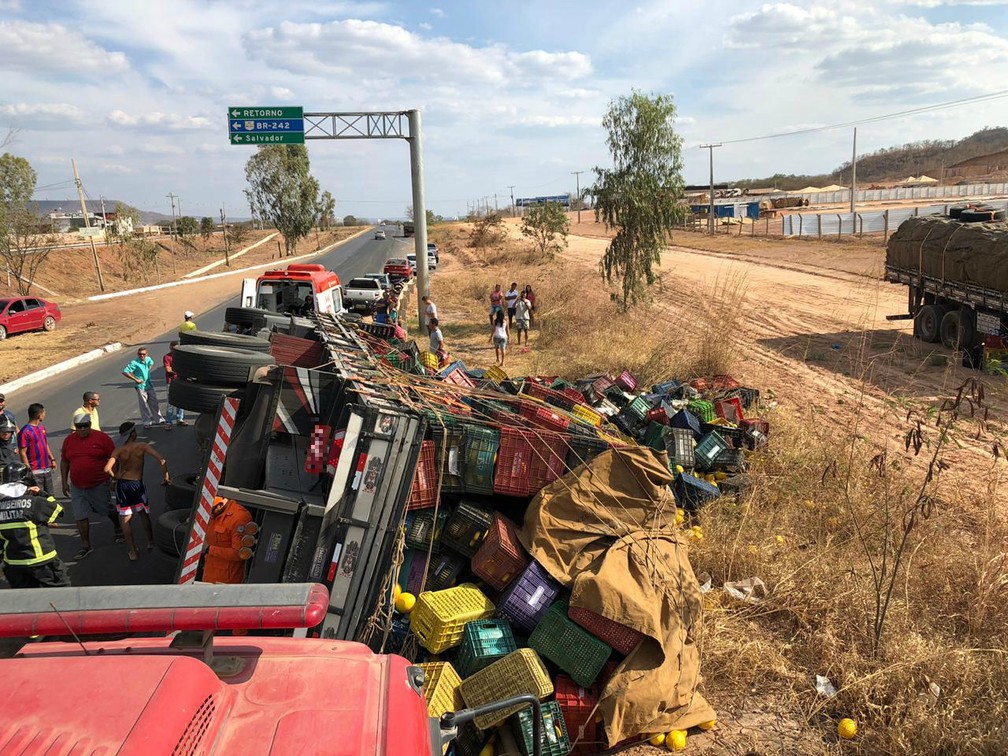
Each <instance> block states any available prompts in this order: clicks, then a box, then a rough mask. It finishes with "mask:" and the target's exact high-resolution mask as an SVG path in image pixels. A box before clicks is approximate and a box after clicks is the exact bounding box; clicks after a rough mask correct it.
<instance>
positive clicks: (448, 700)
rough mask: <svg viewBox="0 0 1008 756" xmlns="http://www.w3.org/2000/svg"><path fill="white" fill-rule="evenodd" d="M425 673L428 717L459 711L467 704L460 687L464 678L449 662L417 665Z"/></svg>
mask: <svg viewBox="0 0 1008 756" xmlns="http://www.w3.org/2000/svg"><path fill="white" fill-rule="evenodd" d="M417 666H418V667H419V668H420V669H422V670H423V672H424V686H423V694H424V698H425V699H426V700H427V716H429V717H440V716H441V715H442V714H444V713H445V712H447V711H458V710H459V709H461V708H462V707H463V706H465V704H464V703H463V701H462V694H461V693H460V692H459V685H460V684H461V682H462V678H460V677H459V675H458V672H456V671H455V668H454V667H452V665H451V664H449V663H448V662H427V663H426V664H417Z"/></svg>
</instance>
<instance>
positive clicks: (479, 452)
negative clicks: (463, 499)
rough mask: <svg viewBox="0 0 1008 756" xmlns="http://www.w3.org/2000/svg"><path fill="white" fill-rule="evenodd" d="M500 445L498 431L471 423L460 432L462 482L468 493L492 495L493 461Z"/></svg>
mask: <svg viewBox="0 0 1008 756" xmlns="http://www.w3.org/2000/svg"><path fill="white" fill-rule="evenodd" d="M499 446H500V431H498V430H497V429H496V428H487V427H484V426H480V425H473V424H471V423H466V424H465V429H464V430H463V432H462V447H463V449H464V458H465V464H464V466H463V471H462V483H463V486H464V487H465V490H466V491H467V492H469V493H475V494H485V495H487V496H491V495H493V492H494V490H493V482H494V461H495V460H496V459H497V448H498V447H499Z"/></svg>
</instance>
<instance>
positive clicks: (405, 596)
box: [395, 593, 416, 614]
mask: <svg viewBox="0 0 1008 756" xmlns="http://www.w3.org/2000/svg"><path fill="white" fill-rule="evenodd" d="M414 606H416V596H414V595H413V594H412V593H400V594H399V595H398V596H396V598H395V610H396V611H397V612H399V613H400V614H409V613H410V612H412V611H413V607H414Z"/></svg>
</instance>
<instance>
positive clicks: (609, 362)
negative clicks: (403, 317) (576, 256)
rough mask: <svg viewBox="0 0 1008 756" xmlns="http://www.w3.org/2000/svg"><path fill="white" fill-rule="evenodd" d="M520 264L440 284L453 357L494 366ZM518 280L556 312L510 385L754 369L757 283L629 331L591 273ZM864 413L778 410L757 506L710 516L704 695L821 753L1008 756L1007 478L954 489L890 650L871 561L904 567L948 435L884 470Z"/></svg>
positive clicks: (472, 266) (753, 497)
mask: <svg viewBox="0 0 1008 756" xmlns="http://www.w3.org/2000/svg"><path fill="white" fill-rule="evenodd" d="M444 231H447V229H445V230H444ZM450 245H451V243H450V242H449V246H448V249H449V250H450V249H451V248H452V247H451V246H450ZM515 254H516V252H515V249H514V248H510V249H509V248H507V247H505V248H502V249H500V250H498V251H497V252H496V253H492V254H489V255H488V256H487V257H486V259H485V260H480V261H476V260H472V259H469V260H468V261H467V262H466V263H465V264H462V265H458V266H456V265H455V264H452V265H449V266H445V268H444V269H443V272H442V273H441V274H440V275H441V276H442V279H441V281H440V282H439V291H440V292H441V293H440V295H439V296H440V297H441V298H442V299H443V300H444V301H443V302H442V303H440V304H441V306H442V308H443V309H445V310H447V311H451V313H452V316H451V322H452V325H450V326H449V328H448V333H449V334H451V333H452V330H453V329H454V330H455V333H456V335H457V336H458V337H459V338H457V339H456V341H455V352H456V354H455V356H456V357H459V356H461V357H462V358H463V359H465V360H466V361H467V363H468V364H470V365H473V364H476V365H478V364H480V363H481V361H482V362H485V359H484V357H485V351H482V343H483V340H484V339H485V334H484V333H483V326H482V324H483V323H484V322H485V318H486V298H487V295H488V292H489V290H490V288H491V287H492V284H493V283H494V282H496V281H498V280H500V281H502V282H503V281H505V280H507V281H510V280H518V281H519V282H521V281H522V280H523V277H522V276H518V277H516V276H514V274H513V273H512V271H514V270H515V266H516V262H515V261H516V257H515ZM455 262H456V263H458V262H461V261H459V260H457V259H456V260H455ZM522 266H523V267H522V270H523V273H524V279H525V280H528V281H530V282H531V283H532V284H533V286H534V287H535V289H536V292H537V295H538V301H539V302H540V303H541V306H540V312H539V327H538V329H535V330H533V332H532V343H533V352H532V353H531V354H530V355H528V356H527V357H525V358H524V361H521V360H519V361H518V362H517V363H516V365H515V367H513V368H511V370H510V372H511V373H512V374H513V375H517V374H521V373H522V372H523V371H528V372H531V373H537V372H538V373H548V374H556V373H560V374H562V375H564V376H567V377H578V376H581V375H584V374H588V373H592V372H599V371H610V372H612V371H619V370H622V369H630V370H631V371H632V372H634V373H635V374H637V375H638V377H639V378H640V380H641V383H642V384H643V385H649V384H651V383H655V382H658V381H661V380H664V379H667V378H670V377H678V378H691V377H693V376H697V375H711V374H717V373H731V372H732V370H733V368H736V369H737V368H738V367H739V361H740V360H741V359H743V358H744V356H745V354H744V351H743V349H744V345H739V344H738V343H737V342H736V340H733V339H730V338H727V335H728V334H731V333H733V332H734V331H735V330H736V327H737V326H738V324H739V323H740V321H741V319H743V318H745V317H746V316H747V312H748V307H749V305H748V303H747V302H746V299H745V296H744V291H745V282H744V281H743V280H740V279H735V278H724V279H720V280H717V281H714V282H712V283H711V284H709V286H708V287H707V290H706V291H704V292H699V293H698V292H692V293H691V296H690V299H689V301H688V302H685V303H684V304H683V306H681V307H680V306H678V305H677V301H681V300H682V296H681V295H682V293H681V292H673V293H671V294H670V295H668V296H669V298H670V299H671V300H672V302H671V312H672V314H671V315H661V314H659V313H661V312H668V311H669V308H667V307H666V308H664V309H659V308H658V307H656V306H650V307H638V308H635V309H632V310H631V311H630V312H628V313H621V312H620V310H619V308H618V306H617V304H616V302H615V301H613V300H612V299H611V298H610V296H609V293H608V291H607V290H606V288H605V287H604V286H603V285H602V284H601V282H600V280H599V277H598V273H597V271H595V270H591V269H586V268H585V267H583V266H580V267H579V266H577V265H574V264H571V263H568V262H564V261H563V260H562V259H561V260H559V261H554V262H550V263H548V264H546V265H543V266H539V267H536V268H530V267H528V263H527V262H523V263H522ZM660 296H661V295H660ZM699 302H702V303H703V304H702V306H700V307H697V306H696V304H697V303H699ZM467 329H471V330H472V333H473V336H472V338H471V339H468V340H467V338H466V337H463V334H464V333H466V330H467ZM856 359H860V360H861V361H862V362H863V363H864V364H861V365H852V367H851V373H850V374H851V375H854V376H858V375H866V374H867V373H868V372H869V367H868V365H867V361H868V360H869V359H870V357H869V355H868V354H867V353H862V354H860V356H859V357H858V358H856ZM875 359H878V358H877V357H876V358H875ZM761 388H764V389H766V388H773V387H761ZM893 401H894V402H896V403H899V402H900V401H901V399H900V398H899V397H893ZM859 406H860V409H856V412H855V420H854V422H852V423H850V424H849V425H848V426H847V427H846V428H844V429H842V430H840V431H836V430H831V431H828V432H825V431H823V428H825V427H827V426H826V425H825V424H824V423H823V422H822V417H821V415H820V413H821V412H823V410H822V409H819V408H816V407H813V406H809V407H806V408H804V409H799V408H792V407H790V406H788V405H786V404H782V406H781V407H779V408H776V409H768V410H767V411H766V416H767V418H768V419H769V420H770V422H771V425H772V435H771V446H770V448H769V450H768V451H766V452H765V453H760V454H758V455H757V456H755V457H754V458H753V461H754V464H753V466H752V483H753V486H752V492H751V494H750V495H749V496H748V497H747V498H746V499H745V500H743V501H736V500H735V499H733V498H729V497H725V498H722V499H719V500H718V501H716V502H715V503H713V504H710V505H708V506H706V507H705V508H704V509H703V511H702V513H701V515H700V523H701V525H702V528H703V531H704V534H705V538H704V540H703V541H702V542H700V543H698V544H696V545H695V546H694V548H693V550H692V552H691V562H692V564H693V567H694V570H695V571H696V572H697V573H702V572H706V573H708V574H710V575H711V577H712V578H713V580H712V582H713V585H714V586H715V588H714V590H712V591H711V593H709V594H708V596H707V601H706V612H705V619H704V631H703V635H702V639H701V643H702V658H703V665H704V667H703V673H704V678H705V685H706V690H705V692H706V694H707V695H708V697H709V699H710V700H711V702H712V703H713V704H714V705H715V707H716V708H717V707H722V708H723V709H724V710H726V711H732V710H733V707H738V708H741V707H743V706H748V704H744V703H743V699H753V698H755V699H758V700H762V701H773V702H774V705H775V706H776V707H778V708H779V709H783V711H778V712H777V714H778V715H779V716H780V717H781V718H784V717H790V718H791V719H794V720H796V721H798V722H799V723H801V726H803V727H804V728H806V734H807V735H812V736H813V742H814V743H816V744H817V745H816V747H817V748H818V749H819V750H820V751H821V752H833V751H834V749H835V748H837V747H838V746H837V745H836V743H837V736H836V731H835V723H836V722H837V721H838V720H839V719H840V718H842V717H848V716H849V717H853V718H855V719H856V720H857V721H858V723H859V728H860V733H859V735H858V738H857V739H856V740H855V741H853V742H852V743H850V744H847V745H846V746H845V747H844V750H848V748H852V749H853V750H856V751H858V752H860V753H866V754H867V753H871V754H877V753H991V754H994V753H1006V752H1008V525H1006V523H1005V520H1004V518H1003V515H1002V514H1001V513H1000V510H999V509H998V504H999V501H1000V499H1001V498H1002V489H1001V486H1000V481H999V477H998V476H999V473H998V472H997V471H998V469H999V467H1000V466H999V465H997V463H996V461H995V460H992V461H991V468H990V473H989V478H990V483H989V486H988V489H987V494H986V496H983V497H979V498H978V497H970V496H969V495H967V494H965V493H963V492H962V490H961V489H958V488H956V487H955V486H954V485H951V481H946V480H945V479H943V478H942V477H941V476H940V475H939V477H938V479H937V481H936V482H935V483H934V484H933V486H932V488H933V490H931V494H932V495H933V507H932V508H931V510H930V511H929V513H928V516H927V517H921V518H920V519H919V521H918V523H917V525H916V527H915V528H914V529H913V531H912V533H911V535H910V538H909V539H908V543H907V548H906V551H905V554H904V557H903V561H902V564H901V565H900V567H899V571H898V572H897V577H896V581H895V590H894V592H893V599H892V605H891V608H890V611H889V615H888V617H887V621H886V625H885V627H884V632H883V633H882V636H881V642H880V643H879V644H878V646H877V648H876V647H875V644H874V643H873V632H872V627H873V619H874V602H875V588H874V583H873V580H872V570H871V564H870V561H869V556H870V557H872V558H873V559H874V560H875V561H876V563H877V562H878V559H879V558H880V556H881V554H882V553H883V550H885V549H887V548H888V549H890V550H891V547H892V543H891V542H888V543H887V542H886V541H884V536H885V534H886V533H887V530H886V528H885V523H886V522H887V521H888V522H889V524H890V525H891V526H892V525H895V526H896V527H897V529H898V527H899V525H900V523H901V512H902V510H901V509H900V507H901V506H909V504H908V503H910V502H913V501H914V500H915V497H916V495H917V492H918V491H919V487H920V486H921V483H922V476H923V475H924V474H925V467H926V465H925V464H924V463H923V462H922V459H923V458H925V457H929V454H930V451H931V450H932V449H933V448H934V446H933V445H934V444H935V443H936V442H937V437H936V433H935V428H934V422H933V420H934V417H933V416H930V417H926V418H924V419H925V423H924V425H923V428H924V434H925V436H924V438H923V447H922V450H921V455H920V457H915V456H914V454H913V451H912V450H910V451H909V452H908V451H906V450H905V449H904V448H903V446H902V445H901V446H899V447H898V448H889V449H886V450H885V451H886V458H885V462H884V464H883V465H882V466H881V467H880V466H879V465H878V457H877V455H878V454H879V452H880V451H883V450H882V449H881V448H879V447H878V446H877V444H876V443H874V442H871V441H869V440H868V439H867V438H866V434H865V430H866V428H868V427H869V426H871V425H873V424H877V423H878V422H880V420H879V419H878V418H875V417H872V416H870V414H869V413H868V411H867V410H866V409H865V406H867V405H865V404H859ZM975 431H976V426H974V425H972V423H971V421H970V420H968V419H962V420H959V421H958V428H957V429H956V430H955V431H954V434H955V436H954V438H953V441H955V442H956V443H958V442H959V440H961V439H965V438H966V437H967V436H970V435H975ZM882 473H884V476H883V475H882ZM901 502H902V504H901ZM859 531H860V535H859ZM890 566H891V565H890ZM750 576H758V577H760V578H761V579H762V580H764V581H765V582H766V584H767V586H768V587H769V595H768V596H767V598H766V599H765V600H763V601H762V602H760V603H756V604H749V603H742V602H738V601H735V600H734V599H732V598H731V597H729V596H728V595H727V594H726V593H724V591H723V590H722V589H720V588H719V586H722V585H723V584H724V582H725V581H727V580H739V579H743V578H746V577H750ZM817 674H820V675H826V676H828V677H829V678H830V680H831V681H832V682H833V684H834V685H835V686H836V687H837V688H838V690H839V693H838V695H837V696H835V697H833V698H825V697H823V696H820V695H818V694H817V693H816V691H815V687H814V684H815V676H816V675H817ZM930 683H934V684H935V685H937V686H938V687H939V688H940V694H939V695H938V696H937V698H936V699H935V698H933V697H930V696H929V695H927V694H926V692H927V691H928V690H929V684H930ZM734 712H735V713H736V714H737V713H738V709H737V708H736V709H734ZM816 734H818V737H816ZM724 737H726V738H730V733H727V732H726V733H725V736H724ZM740 737H742V736H740ZM749 737H752V735H751V733H747V734H746V735H745V738H749ZM773 737H774V736H773V735H772V734H771V733H767V736H766V738H762V737H759V736H756V741H757V742H756V744H753V747H756V745H758V744H762V747H763V748H764V749H766V748H770V750H773V748H774V746H773V745H772V744H773V743H774V742H775V741H774V740H773ZM740 742H741V741H740ZM747 742H748V741H747ZM739 745H740V743H735V744H733V745H732V751H733V752H734V751H735V750H736V748H735V747H736V746H739ZM778 747H779V746H778ZM796 750H800V751H801V752H808V751H809V748H808V746H807V745H802V746H801V747H800V748H799V747H796Z"/></svg>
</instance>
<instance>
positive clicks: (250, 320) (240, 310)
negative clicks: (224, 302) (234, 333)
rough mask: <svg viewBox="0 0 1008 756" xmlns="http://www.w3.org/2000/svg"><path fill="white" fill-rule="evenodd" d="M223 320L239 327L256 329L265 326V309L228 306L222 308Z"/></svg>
mask: <svg viewBox="0 0 1008 756" xmlns="http://www.w3.org/2000/svg"><path fill="white" fill-rule="evenodd" d="M224 322H225V323H227V324H228V325H236V326H238V327H239V328H249V329H251V330H253V331H258V330H259V329H260V328H265V327H266V310H259V309H257V308H255V307H228V308H227V309H226V310H224Z"/></svg>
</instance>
